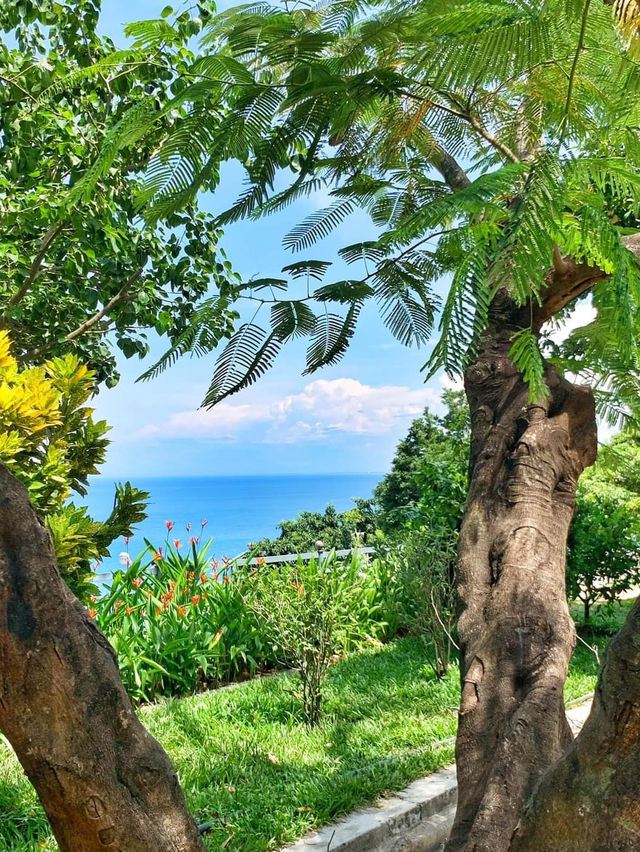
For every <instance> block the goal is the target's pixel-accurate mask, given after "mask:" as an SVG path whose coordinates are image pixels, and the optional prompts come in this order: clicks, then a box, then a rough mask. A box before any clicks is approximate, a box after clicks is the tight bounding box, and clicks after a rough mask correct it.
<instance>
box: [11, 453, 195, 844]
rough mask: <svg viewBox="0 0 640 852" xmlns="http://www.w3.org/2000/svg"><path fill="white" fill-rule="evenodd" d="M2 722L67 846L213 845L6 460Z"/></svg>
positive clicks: (108, 647)
mask: <svg viewBox="0 0 640 852" xmlns="http://www.w3.org/2000/svg"><path fill="white" fill-rule="evenodd" d="M0 674H1V678H2V682H1V684H0V729H1V730H2V732H3V733H4V734H5V736H6V737H7V739H8V740H9V741H10V742H11V745H12V746H13V748H14V749H15V752H16V754H17V756H18V758H19V760H20V762H21V763H22V765H23V767H24V769H25V771H26V773H27V775H28V776H29V779H30V780H31V782H32V783H33V785H34V787H35V788H36V791H37V793H38V795H39V797H40V800H41V802H42V804H43V805H44V808H45V810H46V812H47V816H48V817H49V820H50V822H51V826H52V828H53V832H54V834H55V837H56V840H57V841H58V844H59V846H60V849H61V850H62V852H107V850H113V852H204V849H205V847H204V845H203V843H202V840H201V839H200V836H199V834H198V829H197V827H196V825H195V823H194V821H193V819H192V818H191V816H190V815H189V812H188V811H187V807H186V803H185V800H184V796H183V794H182V791H181V790H180V786H179V784H178V779H177V777H176V774H175V772H174V770H173V767H172V766H171V763H170V761H169V758H168V757H167V755H166V754H165V752H164V750H163V749H162V748H161V746H160V745H159V743H157V742H156V740H154V739H153V737H152V736H151V735H150V734H149V733H147V731H146V730H145V729H144V728H143V726H142V725H141V724H140V722H139V721H138V718H137V716H136V714H135V712H134V710H133V707H132V706H131V702H130V701H129V699H128V697H127V695H126V693H125V691H124V688H123V686H122V681H121V680H120V675H119V672H118V666H117V661H116V658H115V655H114V652H113V650H112V648H111V646H110V645H109V643H108V642H107V640H106V639H105V638H104V636H103V635H102V633H101V632H100V631H99V630H98V628H97V626H96V625H95V624H94V622H93V621H92V620H91V619H90V618H89V616H88V614H87V613H86V611H85V609H84V607H82V605H81V604H80V603H79V602H78V601H77V600H76V599H75V597H74V596H73V595H72V594H71V592H70V591H69V590H68V589H67V587H66V585H65V584H64V582H63V581H62V580H61V578H60V575H59V573H58V569H57V567H56V561H55V556H54V553H53V548H52V545H51V539H50V537H49V534H48V532H47V531H46V530H45V529H44V527H43V526H42V524H41V523H40V522H39V520H38V518H37V517H36V515H35V513H34V511H33V509H32V508H31V506H30V504H29V500H28V497H27V492H26V489H25V488H24V487H23V486H22V484H21V483H19V482H18V481H17V480H16V479H15V478H14V477H13V476H12V475H11V474H10V473H9V472H8V471H7V469H6V468H5V467H4V465H1V464H0Z"/></svg>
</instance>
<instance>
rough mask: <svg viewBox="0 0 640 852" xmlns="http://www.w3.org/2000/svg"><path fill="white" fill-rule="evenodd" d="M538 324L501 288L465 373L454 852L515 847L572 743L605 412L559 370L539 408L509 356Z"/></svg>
mask: <svg viewBox="0 0 640 852" xmlns="http://www.w3.org/2000/svg"><path fill="white" fill-rule="evenodd" d="M530 323H531V310H530V308H529V307H528V306H527V307H525V308H518V307H517V306H515V305H514V304H513V302H512V301H511V300H510V299H509V298H508V296H507V295H506V294H505V293H500V294H499V295H498V296H497V297H496V299H494V302H493V304H492V307H491V312H490V318H489V324H488V327H487V329H486V331H485V333H484V335H483V338H482V340H481V342H480V347H479V354H478V357H477V360H476V361H475V363H473V364H472V365H471V366H470V367H469V368H468V369H467V371H466V376H465V386H466V391H467V396H468V399H469V403H470V408H471V418H472V437H471V461H470V484H469V496H468V501H467V506H466V512H465V518H464V521H463V526H462V530H461V536H460V551H459V563H458V589H459V596H460V601H461V607H462V613H461V617H460V620H459V636H460V645H461V679H462V699H461V707H460V717H459V730H458V740H457V746H456V759H457V766H458V809H457V814H456V819H455V823H454V827H453V831H452V834H451V837H450V840H449V843H448V846H447V850H448V852H454V850H455V852H459V850H469V852H470V850H474V852H481V850H482V852H484V850H486V852H489V850H491V852H501V850H507V849H509V845H510V841H511V836H512V834H513V830H514V828H515V826H516V824H517V822H518V819H519V814H520V811H521V808H522V806H523V804H524V802H525V801H526V799H527V798H528V797H529V795H530V793H531V791H532V789H533V787H534V785H535V783H536V781H537V780H538V779H539V778H540V776H541V775H542V773H544V771H545V770H547V769H548V768H549V767H550V766H551V765H552V764H553V763H554V762H555V761H557V760H558V759H559V758H560V756H561V755H562V753H563V752H564V751H565V749H566V748H567V747H568V746H569V744H570V742H571V733H570V730H569V726H568V724H567V720H566V717H565V712H564V704H563V685H564V682H565V679H566V675H567V670H568V666H569V660H570V657H571V654H572V651H573V647H574V642H575V630H574V626H573V622H572V620H571V617H570V615H569V609H568V605H567V601H566V595H565V547H566V540H567V533H568V529H569V524H570V521H571V517H572V514H573V505H574V495H575V489H576V484H577V480H578V477H579V476H580V474H581V472H582V471H583V469H584V468H585V467H586V466H587V465H590V464H592V463H593V462H594V460H595V457H596V426H595V406H594V400H593V395H592V393H591V392H590V391H589V390H588V389H587V388H584V387H579V386H576V385H572V384H571V383H569V382H568V381H566V380H565V379H563V378H561V377H560V376H559V375H558V374H557V372H556V371H555V370H554V369H553V368H552V367H550V366H548V367H547V368H546V375H545V382H546V384H547V386H548V388H549V397H548V399H546V400H541V401H539V402H538V403H537V404H535V405H532V404H530V402H529V389H528V387H527V386H526V385H525V384H524V382H523V381H522V378H521V376H520V375H519V373H518V372H517V371H516V370H515V369H514V367H513V365H512V363H511V361H510V359H509V350H510V348H511V345H512V336H513V334H514V333H515V332H518V331H520V330H521V329H522V328H526V327H529V326H530ZM540 848H542V847H540ZM545 848H546V849H548V850H550V849H551V848H557V847H550V846H548V847H545Z"/></svg>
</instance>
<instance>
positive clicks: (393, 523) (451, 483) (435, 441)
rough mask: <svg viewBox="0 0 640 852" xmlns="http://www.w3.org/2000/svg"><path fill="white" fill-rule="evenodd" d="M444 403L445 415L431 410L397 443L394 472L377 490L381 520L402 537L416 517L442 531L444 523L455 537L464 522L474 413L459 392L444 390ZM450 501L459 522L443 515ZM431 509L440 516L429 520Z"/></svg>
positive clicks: (388, 528)
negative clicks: (462, 508) (427, 513)
mask: <svg viewBox="0 0 640 852" xmlns="http://www.w3.org/2000/svg"><path fill="white" fill-rule="evenodd" d="M443 401H444V403H445V405H446V406H447V409H448V410H447V413H446V414H445V415H444V416H438V415H435V414H432V413H431V412H430V411H429V409H428V408H427V409H425V412H424V414H423V415H422V417H419V418H417V419H416V420H414V421H413V422H412V424H411V426H410V427H409V431H408V433H407V436H406V437H405V438H403V439H402V441H400V443H399V444H398V447H397V449H396V453H395V455H394V458H393V461H392V462H391V470H390V472H389V473H387V474H386V475H385V476H384V478H383V479H382V480H381V481H380V483H379V484H378V485H377V486H376V489H375V492H374V499H375V505H376V510H377V515H376V520H377V523H378V524H379V525H380V527H381V528H382V529H383V530H384V532H386V533H388V534H394V533H396V532H400V534H401V535H402V534H403V533H402V531H403V530H404V528H405V524H406V523H407V521H408V520H411V519H412V518H414V517H415V516H416V513H417V514H418V515H419V516H420V517H422V521H421V525H424V526H425V527H428V526H430V525H431V524H433V525H434V527H438V526H440V525H441V524H442V523H444V524H445V526H446V527H447V530H448V533H449V535H450V537H453V536H454V535H455V530H456V528H457V526H458V525H459V522H460V508H459V507H460V502H461V501H460V490H461V489H462V495H463V496H462V502H464V493H465V489H466V468H467V464H468V448H467V443H468V437H469V428H470V424H469V410H468V407H467V404H466V402H465V400H464V395H463V394H462V393H461V392H460V391H449V390H448V391H445V392H444V394H443ZM448 498H450V499H451V500H453V501H454V502H455V504H456V506H457V511H456V512H455V513H454V514H455V518H450V517H449V510H447V511H446V512H445V513H444V514H445V515H446V517H444V516H443V513H442V512H441V511H440V509H441V508H444V506H443V503H442V501H443V500H446V499H448ZM429 506H431V507H432V508H433V511H434V512H436V514H437V517H431V516H430V517H429V521H428V522H427V519H426V518H425V517H424V514H423V513H424V511H426V510H427V509H428V507H429ZM436 507H439V508H437V509H436ZM429 511H431V510H429Z"/></svg>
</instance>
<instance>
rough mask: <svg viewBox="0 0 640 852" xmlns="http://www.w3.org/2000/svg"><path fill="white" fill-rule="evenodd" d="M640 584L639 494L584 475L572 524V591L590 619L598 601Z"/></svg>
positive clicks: (569, 584) (569, 573) (610, 599)
mask: <svg viewBox="0 0 640 852" xmlns="http://www.w3.org/2000/svg"><path fill="white" fill-rule="evenodd" d="M638 585H640V498H639V497H638V496H637V495H635V494H632V493H631V492H629V491H627V490H626V489H624V488H618V487H617V486H615V485H609V484H607V483H606V482H603V481H601V480H598V479H597V478H596V477H593V478H589V477H585V479H584V481H583V482H581V483H580V486H579V488H578V493H577V495H576V511H575V515H574V518H573V522H572V524H571V527H570V529H569V540H568V548H567V594H568V596H569V598H570V599H571V600H573V599H578V600H580V601H581V603H582V606H583V608H584V620H585V622H588V621H589V618H590V615H591V608H592V606H593V605H594V604H595V603H597V602H598V601H607V602H613V601H615V600H616V598H618V597H619V596H620V595H621V594H624V593H625V592H628V591H630V590H631V589H633V588H634V587H635V586H638Z"/></svg>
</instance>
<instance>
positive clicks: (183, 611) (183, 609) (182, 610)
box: [178, 606, 187, 615]
mask: <svg viewBox="0 0 640 852" xmlns="http://www.w3.org/2000/svg"><path fill="white" fill-rule="evenodd" d="M186 612H187V608H186V606H179V607H178V615H185V614H186Z"/></svg>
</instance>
